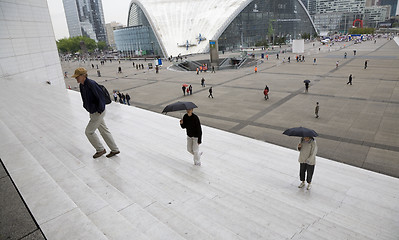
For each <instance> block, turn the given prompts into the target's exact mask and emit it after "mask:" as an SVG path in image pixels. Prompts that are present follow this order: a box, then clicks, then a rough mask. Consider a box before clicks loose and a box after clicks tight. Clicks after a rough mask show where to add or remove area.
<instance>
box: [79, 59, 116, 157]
mask: <svg viewBox="0 0 399 240" xmlns="http://www.w3.org/2000/svg"><path fill="white" fill-rule="evenodd" d="M72 78H75V79H76V81H77V82H78V83H79V88H80V94H81V96H82V100H83V107H84V108H85V109H86V110H87V111H88V112H89V113H90V121H89V123H88V124H87V127H86V131H85V133H86V136H87V139H89V142H90V143H91V145H93V147H94V148H95V149H96V153H95V154H94V155H93V158H98V157H101V156H102V155H103V154H105V153H106V151H105V148H104V146H103V145H102V144H101V142H100V139H99V138H98V136H97V134H96V133H95V131H96V129H98V130H99V131H100V133H101V136H102V137H103V138H104V141H105V142H106V143H107V145H108V147H109V148H110V149H111V152H110V153H109V154H107V157H112V156H115V155H116V154H118V153H120V152H119V149H118V147H117V146H116V144H115V141H114V138H113V137H112V134H111V132H110V131H109V130H108V128H107V126H106V125H105V122H104V116H105V98H104V93H103V91H102V89H101V88H100V86H99V85H98V84H97V83H96V82H95V81H93V80H91V79H89V78H87V70H86V69H85V68H82V67H80V68H77V69H76V70H75V74H74V75H73V76H72Z"/></svg>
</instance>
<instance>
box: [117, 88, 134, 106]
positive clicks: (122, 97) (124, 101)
mask: <svg viewBox="0 0 399 240" xmlns="http://www.w3.org/2000/svg"><path fill="white" fill-rule="evenodd" d="M113 97H114V101H115V102H117V101H118V97H119V103H121V104H127V105H130V95H129V93H126V95H125V94H123V93H121V92H119V91H114V93H113Z"/></svg>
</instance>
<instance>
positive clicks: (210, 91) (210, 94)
mask: <svg viewBox="0 0 399 240" xmlns="http://www.w3.org/2000/svg"><path fill="white" fill-rule="evenodd" d="M212 92H213V90H212V87H210V88H209V95H208V97H209V98H210V97H212V98H213V95H212Z"/></svg>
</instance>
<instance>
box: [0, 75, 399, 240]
mask: <svg viewBox="0 0 399 240" xmlns="http://www.w3.org/2000/svg"><path fill="white" fill-rule="evenodd" d="M8 84H10V85H13V86H12V88H7V89H20V90H19V91H18V92H13V91H8V90H7V89H6V88H1V90H0V100H1V101H0V158H1V159H2V161H3V162H4V164H5V166H6V168H7V170H8V171H9V173H10V175H11V177H12V179H13V180H14V182H15V183H16V185H17V187H18V190H19V191H20V192H21V194H22V196H23V198H24V200H25V202H26V203H27V205H28V207H29V209H30V210H31V212H32V213H33V215H34V217H35V219H36V221H37V222H38V224H39V225H40V227H41V229H42V230H43V232H44V234H45V235H46V237H47V239H334V240H336V239H362V240H364V239H378V240H380V239H398V238H399V187H398V186H399V179H396V178H392V177H388V176H385V175H381V174H377V173H374V172H370V171H366V170H363V169H359V168H355V167H351V166H347V165H344V164H340V163H337V162H334V161H330V160H327V159H323V158H318V159H317V166H316V170H315V176H314V181H313V182H314V184H313V185H314V186H313V188H312V189H311V190H310V191H307V190H305V189H298V188H297V185H298V184H299V180H298V168H299V166H298V162H297V156H298V153H297V152H296V151H293V150H290V149H286V148H282V147H279V146H275V145H272V144H268V143H265V142H260V141H257V140H253V139H249V138H246V137H243V136H239V135H235V134H231V133H228V132H224V131H220V130H217V129H214V128H209V127H206V126H203V132H204V136H203V144H202V145H201V149H202V151H203V152H204V155H203V159H202V166H201V167H196V166H193V162H192V157H191V156H190V155H189V154H188V153H187V151H186V150H185V141H186V139H185V132H184V130H182V129H181V128H180V126H179V124H178V119H175V118H172V117H169V116H165V115H161V114H157V113H153V112H149V111H145V110H142V109H138V108H135V107H129V106H125V105H120V104H116V103H112V104H111V105H108V106H107V116H106V123H107V125H108V127H109V128H110V130H111V132H112V133H113V135H114V138H115V141H116V142H117V144H118V146H119V148H120V150H121V154H119V155H118V156H117V157H113V158H111V159H108V158H106V157H105V156H104V157H101V158H99V159H95V160H94V159H93V158H92V157H91V156H92V155H93V153H94V149H93V148H92V147H91V145H90V144H89V142H88V141H87V139H86V136H85V135H84V129H85V127H86V124H87V122H88V113H87V112H86V111H85V110H84V109H83V107H82V102H81V99H80V94H79V93H77V92H73V91H59V90H54V88H53V87H52V86H46V87H41V88H36V87H34V86H29V87H22V86H21V87H20V88H17V87H15V86H14V83H8ZM200 117H201V116H200ZM287 138H288V137H287Z"/></svg>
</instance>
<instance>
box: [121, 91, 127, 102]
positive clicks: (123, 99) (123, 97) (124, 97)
mask: <svg viewBox="0 0 399 240" xmlns="http://www.w3.org/2000/svg"><path fill="white" fill-rule="evenodd" d="M121 99H122V102H123V104H126V96H125V94H123V93H121Z"/></svg>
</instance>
